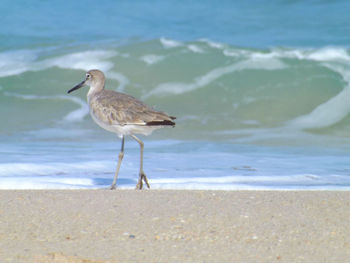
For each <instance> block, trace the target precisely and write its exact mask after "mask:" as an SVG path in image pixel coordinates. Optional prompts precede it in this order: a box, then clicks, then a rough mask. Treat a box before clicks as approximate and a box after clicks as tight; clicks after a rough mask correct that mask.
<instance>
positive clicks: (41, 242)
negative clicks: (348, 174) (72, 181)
mask: <svg viewBox="0 0 350 263" xmlns="http://www.w3.org/2000/svg"><path fill="white" fill-rule="evenodd" d="M349 260H350V192H335V191H334V192H332V191H329V192H328V191H300V192H283V191H171V190H151V191H134V190H117V191H109V190H63V191H62V190H60V191H56V190H48V191H42V190H37V191H36V190H33V191H7V190H4V191H0V262H38V263H42V262H70V263H78V262H79V263H83V262H84V263H93V262H95V263H96V262H100V263H101V262H349Z"/></svg>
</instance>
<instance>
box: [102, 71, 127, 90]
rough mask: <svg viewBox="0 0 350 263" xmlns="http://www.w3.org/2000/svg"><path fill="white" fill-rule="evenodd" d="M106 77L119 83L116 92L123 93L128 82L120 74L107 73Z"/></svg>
mask: <svg viewBox="0 0 350 263" xmlns="http://www.w3.org/2000/svg"><path fill="white" fill-rule="evenodd" d="M106 76H107V77H108V78H111V79H115V80H117V81H118V82H119V86H118V88H117V90H118V91H120V92H122V91H124V89H125V87H126V86H127V85H129V84H130V80H129V79H128V78H127V77H126V76H124V75H123V74H122V73H120V72H114V71H109V72H108V73H107V74H106Z"/></svg>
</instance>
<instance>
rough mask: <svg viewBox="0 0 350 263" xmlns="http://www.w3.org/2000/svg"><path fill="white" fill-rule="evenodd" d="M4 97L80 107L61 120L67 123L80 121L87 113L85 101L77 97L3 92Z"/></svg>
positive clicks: (87, 108)
mask: <svg viewBox="0 0 350 263" xmlns="http://www.w3.org/2000/svg"><path fill="white" fill-rule="evenodd" d="M4 95H5V96H11V97H16V98H21V99H24V100H50V99H52V100H56V99H60V100H68V101H72V102H74V103H76V104H78V105H79V106H80V108H79V109H77V110H74V111H72V112H70V113H68V114H67V115H66V116H65V117H64V118H63V120H65V121H69V122H76V121H82V120H83V119H84V118H85V116H86V115H88V113H89V107H88V105H87V103H86V102H85V101H83V100H82V99H80V98H78V97H74V96H67V95H52V96H38V95H26V94H18V93H11V92H4Z"/></svg>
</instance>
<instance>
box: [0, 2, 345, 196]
mask: <svg viewBox="0 0 350 263" xmlns="http://www.w3.org/2000/svg"><path fill="white" fill-rule="evenodd" d="M349 13H350V2H348V1H341V0H339V1H321V0H319V1H287V0H285V1H282V0H281V1H268V0H262V1H257V0H256V1H220V2H217V1H209V0H204V1H174V0H171V1H156V0H155V1H142V0H137V1H112V0H101V1H98V2H96V1H89V0H88V1H82V0H77V1H73V2H71V3H68V2H63V1H30V2H28V1H8V0H4V1H3V2H2V4H1V6H0V189H43V188H50V189H58V188H60V189H61V188H63V189H68V188H105V187H107V186H109V185H110V184H111V182H112V179H113V175H114V171H115V168H116V163H117V159H118V153H119V149H120V140H119V138H118V137H117V136H116V135H114V134H112V133H109V132H107V131H104V130H102V129H101V128H99V127H98V126H97V125H96V124H95V123H94V122H93V121H92V119H91V118H90V116H89V113H88V107H87V103H86V93H87V89H81V90H79V91H77V92H75V93H73V94H69V95H68V94H67V90H69V89H70V88H72V87H73V86H74V85H76V84H77V83H79V82H80V81H81V80H82V79H83V77H84V74H85V71H87V70H89V69H93V68H97V69H100V70H102V71H104V72H105V75H106V77H107V83H106V88H108V89H114V90H117V91H121V92H126V93H128V94H131V95H133V96H135V97H137V98H139V99H142V100H143V101H144V102H145V103H146V104H148V105H150V106H153V107H154V108H155V109H159V110H162V111H165V112H167V113H169V114H171V115H174V116H177V122H176V123H177V124H176V127H175V128H168V129H162V130H159V131H156V132H154V133H153V134H152V135H151V136H148V137H141V138H142V139H143V140H144V142H145V160H144V166H145V167H144V168H145V172H146V174H147V176H148V178H149V180H150V184H151V187H152V188H169V189H227V190H231V189H232V190H233V189H279V190H288V189H305V190H307V189H336V190H343V189H350V166H349V165H350V114H349V113H350V26H349ZM125 147H126V149H125V157H124V160H123V164H122V167H121V172H120V176H119V181H118V184H119V186H120V187H121V188H133V187H134V185H135V184H136V181H137V177H138V167H139V148H138V144H137V143H136V142H134V141H133V140H127V141H126V145H125Z"/></svg>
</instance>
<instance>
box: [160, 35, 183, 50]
mask: <svg viewBox="0 0 350 263" xmlns="http://www.w3.org/2000/svg"><path fill="white" fill-rule="evenodd" d="M160 43H161V44H162V45H163V47H164V48H174V47H181V46H183V44H182V43H181V42H179V41H176V40H173V39H168V38H165V37H161V38H160Z"/></svg>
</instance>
